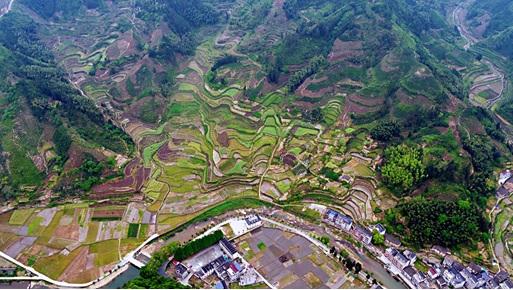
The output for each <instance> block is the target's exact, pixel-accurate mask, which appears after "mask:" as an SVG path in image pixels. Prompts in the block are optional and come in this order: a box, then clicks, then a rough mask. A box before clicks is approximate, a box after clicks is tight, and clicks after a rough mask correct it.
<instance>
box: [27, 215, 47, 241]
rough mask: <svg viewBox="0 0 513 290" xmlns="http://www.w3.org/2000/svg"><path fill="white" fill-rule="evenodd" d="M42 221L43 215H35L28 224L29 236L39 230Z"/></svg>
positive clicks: (37, 232) (36, 233) (35, 234)
mask: <svg viewBox="0 0 513 290" xmlns="http://www.w3.org/2000/svg"><path fill="white" fill-rule="evenodd" d="M43 221H44V219H43V217H40V216H35V217H34V218H33V219H32V220H31V221H30V223H29V225H28V234H29V236H37V235H38V234H39V233H40V232H41V230H42V227H41V223H42V222H43Z"/></svg>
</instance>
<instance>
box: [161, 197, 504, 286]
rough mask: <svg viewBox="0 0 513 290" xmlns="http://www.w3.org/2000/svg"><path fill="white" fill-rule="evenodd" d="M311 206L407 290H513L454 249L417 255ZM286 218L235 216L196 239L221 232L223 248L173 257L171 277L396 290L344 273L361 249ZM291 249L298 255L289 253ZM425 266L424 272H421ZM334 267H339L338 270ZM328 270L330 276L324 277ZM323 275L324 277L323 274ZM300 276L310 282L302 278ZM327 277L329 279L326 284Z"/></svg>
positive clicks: (189, 281)
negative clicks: (320, 258) (462, 258)
mask: <svg viewBox="0 0 513 290" xmlns="http://www.w3.org/2000/svg"><path fill="white" fill-rule="evenodd" d="M313 207H315V208H317V210H322V211H323V212H322V224H323V225H324V226H327V227H326V228H325V229H326V232H328V233H331V234H335V233H339V231H341V232H343V233H345V234H347V235H348V236H349V237H350V238H349V239H348V240H351V238H352V239H353V241H356V243H357V244H358V245H357V246H356V251H352V252H351V254H352V255H349V257H354V256H356V257H358V254H362V255H368V256H373V257H374V258H375V259H376V260H378V261H380V262H381V263H382V265H380V266H381V267H383V268H384V269H386V271H387V272H388V273H389V274H390V275H391V276H392V277H394V279H396V280H399V281H400V282H401V283H402V285H404V287H406V286H407V287H408V288H417V289H446V288H455V289H462V288H466V289H475V288H485V289H511V288H512V287H513V282H512V281H511V279H510V277H509V275H508V274H507V272H505V271H503V270H502V271H499V272H496V273H494V272H492V271H490V270H488V269H486V268H485V267H482V266H479V265H477V264H475V263H469V264H466V265H465V264H464V263H462V262H460V261H459V260H458V259H457V258H456V257H455V256H453V255H451V252H450V250H449V249H447V248H444V247H441V246H437V245H435V246H433V247H432V248H431V249H430V250H429V251H428V252H429V253H430V256H426V255H425V253H423V254H422V255H420V254H419V255H417V253H415V252H413V251H412V250H410V249H407V248H405V247H403V246H402V245H401V241H400V239H399V238H398V237H396V236H394V235H391V234H388V233H386V229H385V227H384V226H382V225H381V224H375V225H371V226H368V227H366V226H363V225H360V224H358V223H356V222H355V221H353V219H352V218H351V217H349V216H347V215H344V214H342V213H340V212H338V211H336V210H333V209H330V208H324V209H323V208H322V206H319V205H314V206H313ZM283 214H286V213H277V212H274V213H270V212H266V211H264V210H254V211H249V212H247V211H240V212H237V214H236V215H235V216H232V217H231V218H229V219H228V220H225V221H223V222H221V223H219V224H216V225H214V226H213V227H211V228H210V229H208V230H207V231H206V232H205V233H204V234H202V235H200V236H198V237H196V239H199V238H201V237H204V236H206V235H209V234H212V233H214V232H215V231H219V230H221V231H222V232H223V235H224V236H223V238H222V239H220V240H219V242H217V243H216V244H214V245H212V246H211V247H208V248H207V249H205V250H202V251H201V252H199V253H196V254H194V255H193V256H191V257H189V258H187V259H186V260H184V261H177V260H175V259H173V257H170V259H169V260H168V261H167V263H166V266H165V268H166V271H165V276H167V277H173V278H175V279H177V280H178V281H179V282H180V283H182V284H184V285H195V286H198V285H199V286H201V287H204V288H209V287H210V288H217V289H227V288H233V285H234V284H235V285H238V286H239V287H249V286H250V285H254V287H258V288H284V287H295V288H318V287H320V286H324V287H328V288H339V287H341V286H342V285H345V286H347V285H348V284H346V283H353V285H355V284H354V283H362V284H360V285H362V286H363V285H366V286H367V287H371V288H389V287H386V286H390V285H382V284H381V281H380V280H379V279H376V277H375V276H376V275H375V273H374V272H373V269H367V265H366V264H363V265H362V264H360V265H359V266H357V267H355V268H358V267H359V268H360V269H361V271H360V270H355V268H351V269H348V268H347V267H343V266H342V265H344V266H345V265H346V264H345V263H346V261H347V259H346V258H347V255H346V257H345V258H344V259H342V257H341V255H342V253H343V252H346V253H347V251H346V250H343V248H344V247H345V248H346V249H347V250H349V249H351V248H352V249H353V250H354V249H355V248H354V247H351V246H349V244H351V243H350V242H348V241H345V242H344V241H341V240H337V239H333V240H330V239H328V241H326V240H323V238H322V237H319V236H317V235H316V234H312V233H315V232H316V231H315V229H316V228H314V227H311V225H306V224H305V225H303V226H300V225H299V224H300V221H298V220H295V221H291V223H290V224H288V223H287V222H286V216H284V215H283ZM286 223H287V224H286ZM330 229H331V230H332V231H331V230H330ZM309 230H312V231H309ZM376 233H377V234H379V235H381V236H383V238H384V247H379V246H376V245H374V244H373V243H372V240H373V235H374V234H376ZM291 237H292V238H291ZM330 237H332V238H333V236H330ZM339 237H340V235H339ZM340 238H342V237H340ZM293 248H296V249H295V250H291V249H293ZM313 248H317V250H318V252H316V255H317V256H319V254H320V255H321V256H323V257H324V258H325V260H324V262H323V263H325V264H327V265H329V266H326V265H322V264H321V263H319V264H315V263H310V261H311V256H309V253H311V252H312V250H311V249H313ZM268 250H271V251H272V252H274V255H271V254H267V252H266V251H268ZM305 251H306V252H305ZM300 252H304V253H302V254H301V253H300ZM337 257H339V258H338V259H337ZM433 257H435V258H433ZM348 260H351V258H349V259H348ZM305 261H306V263H305ZM353 263H355V264H359V259H358V258H356V259H355V261H353ZM419 263H420V264H421V265H423V267H419V266H418V264H419ZM333 264H339V266H338V267H337V266H335V267H333V266H332V265H333ZM328 267H332V269H330V270H326V268H328ZM419 268H422V270H420V269H419ZM322 271H324V272H326V273H324V274H323V272H322ZM299 272H301V273H299ZM301 274H302V275H304V276H305V277H306V278H300V276H301ZM324 277H326V278H325V279H323V278H324ZM328 277H329V278H328ZM356 285H359V284H356Z"/></svg>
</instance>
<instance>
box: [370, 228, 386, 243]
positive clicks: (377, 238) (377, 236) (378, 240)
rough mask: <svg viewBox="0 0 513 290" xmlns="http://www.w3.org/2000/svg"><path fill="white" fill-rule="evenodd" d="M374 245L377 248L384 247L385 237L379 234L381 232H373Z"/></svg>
mask: <svg viewBox="0 0 513 290" xmlns="http://www.w3.org/2000/svg"><path fill="white" fill-rule="evenodd" d="M372 243H373V244H374V245H376V246H381V245H384V244H385V237H384V236H383V235H381V234H379V232H378V231H377V230H373V231H372Z"/></svg>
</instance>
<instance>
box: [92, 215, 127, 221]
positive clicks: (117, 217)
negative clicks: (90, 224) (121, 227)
mask: <svg viewBox="0 0 513 290" xmlns="http://www.w3.org/2000/svg"><path fill="white" fill-rule="evenodd" d="M119 220H121V217H119V216H109V217H92V218H91V221H94V222H110V221H119Z"/></svg>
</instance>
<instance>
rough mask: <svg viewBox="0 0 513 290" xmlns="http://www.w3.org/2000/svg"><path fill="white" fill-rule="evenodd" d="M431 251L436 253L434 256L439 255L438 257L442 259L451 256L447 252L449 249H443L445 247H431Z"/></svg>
mask: <svg viewBox="0 0 513 290" xmlns="http://www.w3.org/2000/svg"><path fill="white" fill-rule="evenodd" d="M431 250H432V251H433V252H434V253H436V254H438V255H440V256H442V257H445V256H447V255H449V254H451V252H450V251H449V249H447V248H445V247H442V246H433V247H432V248H431Z"/></svg>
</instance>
